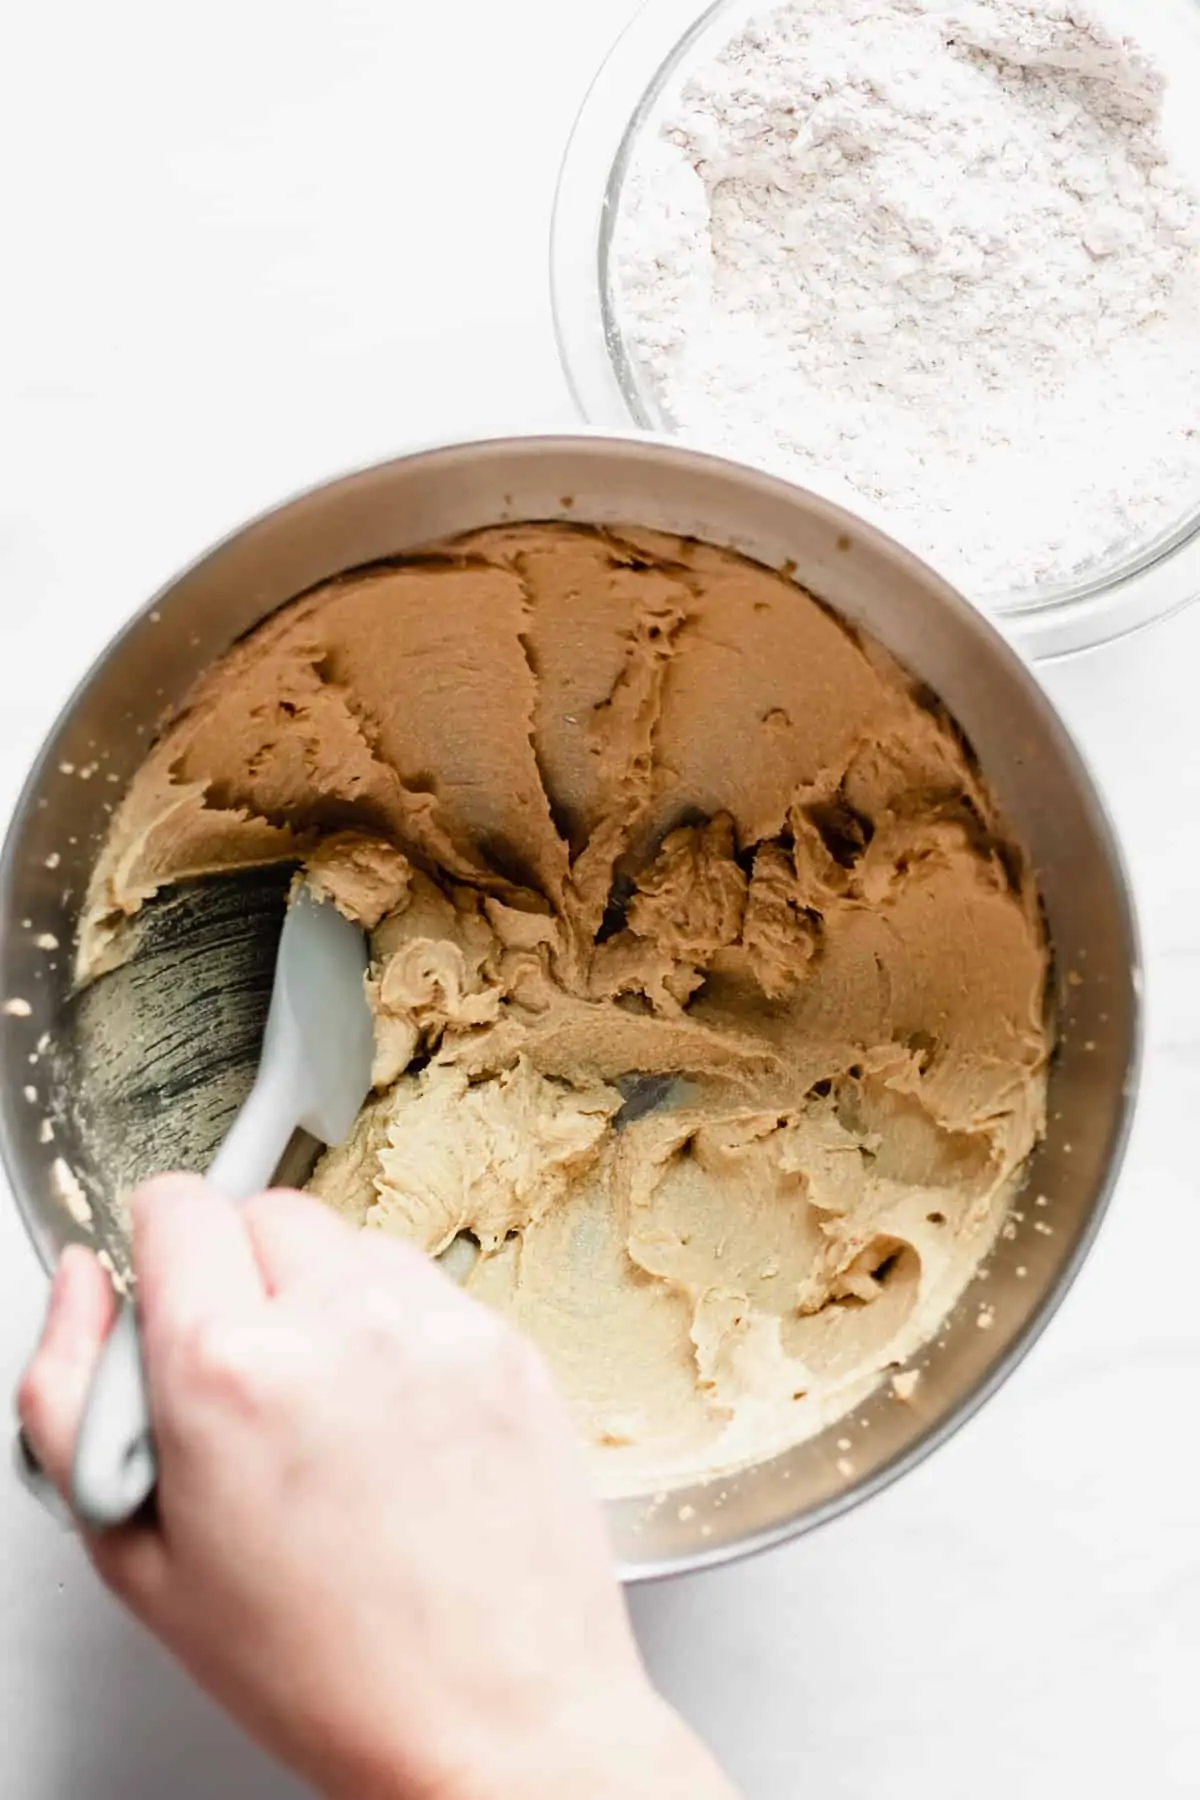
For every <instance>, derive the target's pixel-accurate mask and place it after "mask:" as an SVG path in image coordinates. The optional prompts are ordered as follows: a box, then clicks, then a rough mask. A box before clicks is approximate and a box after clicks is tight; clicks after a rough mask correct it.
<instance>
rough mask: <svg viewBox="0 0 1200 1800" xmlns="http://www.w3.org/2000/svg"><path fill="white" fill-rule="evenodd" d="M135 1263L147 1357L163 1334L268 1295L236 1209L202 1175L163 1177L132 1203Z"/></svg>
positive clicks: (188, 1327)
mask: <svg viewBox="0 0 1200 1800" xmlns="http://www.w3.org/2000/svg"><path fill="white" fill-rule="evenodd" d="M130 1204H131V1212H132V1216H133V1264H134V1268H135V1270H136V1272H137V1278H138V1290H137V1292H138V1311H139V1313H140V1315H141V1319H142V1330H143V1334H144V1337H145V1341H146V1346H147V1354H148V1362H149V1364H150V1367H151V1370H153V1364H154V1352H155V1346H156V1344H157V1343H159V1342H160V1341H161V1340H162V1339H163V1338H164V1337H166V1336H170V1337H172V1338H178V1337H179V1336H183V1335H187V1333H188V1332H190V1331H191V1330H192V1329H193V1328H194V1327H195V1326H197V1325H199V1324H200V1323H201V1322H202V1321H204V1320H206V1319H212V1318H219V1317H220V1316H221V1315H222V1314H226V1315H228V1314H231V1313H239V1312H243V1311H244V1310H245V1309H246V1308H248V1307H252V1306H253V1305H254V1304H255V1302H256V1301H261V1300H262V1299H263V1297H264V1291H265V1290H264V1288H263V1281H262V1276H261V1275H260V1273H259V1268H258V1264H257V1262H256V1261H255V1257H254V1250H253V1247H252V1245H251V1242H250V1238H249V1235H248V1233H247V1231H246V1227H245V1225H244V1223H243V1221H242V1218H241V1216H240V1214H239V1211H238V1209H237V1208H236V1207H235V1206H234V1205H233V1204H232V1202H231V1201H229V1200H226V1199H225V1198H224V1196H223V1195H221V1194H218V1193H217V1191H216V1189H215V1188H211V1187H209V1186H208V1184H207V1183H206V1182H205V1181H203V1180H202V1179H201V1177H200V1176H199V1175H160V1176H156V1177H155V1179H154V1180H153V1181H148V1182H146V1183H145V1184H144V1185H143V1186H142V1187H141V1188H139V1189H138V1191H137V1193H136V1194H135V1195H134V1196H133V1199H132V1201H131V1203H130Z"/></svg>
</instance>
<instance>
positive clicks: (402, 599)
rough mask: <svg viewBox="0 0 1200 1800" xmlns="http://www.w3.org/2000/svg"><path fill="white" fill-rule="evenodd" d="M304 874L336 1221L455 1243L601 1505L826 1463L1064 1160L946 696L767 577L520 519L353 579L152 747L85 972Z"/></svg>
mask: <svg viewBox="0 0 1200 1800" xmlns="http://www.w3.org/2000/svg"><path fill="white" fill-rule="evenodd" d="M285 860H298V861H304V862H306V863H307V866H308V869H309V872H310V877H311V879H313V880H314V881H315V882H316V883H317V885H318V886H320V887H323V888H324V889H325V890H326V891H327V892H329V893H330V894H332V895H333V896H334V897H335V898H336V899H337V901H338V903H339V904H340V905H341V906H342V907H343V909H344V910H345V911H346V912H348V913H350V914H351V915H353V916H355V917H357V918H359V919H361V920H362V921H363V923H364V924H366V925H367V926H368V927H370V928H371V930H372V934H373V935H372V965H371V971H370V976H369V983H370V995H371V1001H372V1005H373V1007H374V1011H375V1015H376V1019H377V1059H376V1070H375V1076H376V1092H375V1094H374V1095H373V1097H372V1098H371V1099H370V1100H369V1101H368V1103H367V1105H366V1106H365V1108H364V1109H363V1112H362V1114H361V1116H360V1118H359V1120H358V1123H357V1125H356V1127H355V1130H354V1133H353V1135H352V1137H351V1138H350V1140H349V1141H348V1142H347V1143H346V1144H344V1145H342V1146H340V1147H338V1148H336V1149H334V1150H332V1151H330V1152H328V1153H327V1154H326V1155H325V1156H324V1157H323V1158H322V1160H321V1161H320V1163H319V1164H318V1166H317V1168H316V1171H315V1173H314V1175H313V1177H312V1182H311V1186H312V1189H313V1191H314V1192H315V1193H317V1194H318V1195H320V1196H321V1198H322V1199H323V1200H325V1201H327V1202H328V1204H329V1205H330V1206H333V1207H335V1208H336V1209H337V1210H338V1211H340V1212H342V1213H344V1214H345V1215H346V1216H347V1217H348V1218H350V1219H352V1220H354V1221H355V1222H357V1223H358V1224H360V1225H361V1226H362V1227H363V1228H364V1229H366V1230H373V1231H386V1232H393V1233H397V1234H400V1235H403V1236H405V1237H408V1238H411V1239H413V1240H415V1241H416V1242H417V1243H419V1244H421V1245H422V1246H423V1247H424V1248H425V1249H426V1250H428V1251H430V1252H431V1253H434V1254H436V1253H439V1252H440V1251H442V1250H443V1249H444V1248H445V1247H446V1246H447V1245H449V1244H450V1243H451V1242H452V1241H453V1239H454V1238H455V1237H456V1236H457V1235H458V1234H459V1233H461V1232H464V1231H465V1232H470V1233H472V1234H473V1235H474V1237H475V1238H476V1239H477V1241H478V1243H479V1246H480V1249H481V1254H480V1257H479V1259H478V1261H477V1263H476V1265H475V1268H474V1271H473V1273H472V1274H471V1276H470V1278H469V1287H470V1290H471V1292H472V1293H474V1294H476V1295H477V1296H478V1297H479V1298H480V1299H481V1300H483V1301H485V1302H487V1303H488V1304H489V1305H492V1306H495V1307H497V1308H498V1309H499V1310H500V1311H502V1312H504V1313H506V1314H507V1315H509V1316H510V1317H511V1318H513V1319H515V1320H516V1321H517V1322H518V1323H519V1324H520V1325H521V1326H522V1327H523V1329H524V1330H526V1331H527V1332H528V1333H529V1334H530V1335H531V1336H532V1337H533V1338H534V1339H535V1340H536V1342H537V1343H538V1344H539V1345H540V1347H541V1349H542V1350H543V1352H544V1353H545V1355H546V1357H547V1358H548V1360H549V1362H550V1365H551V1367H552V1369H553V1371H554V1373H555V1374H556V1376H557V1377H558V1379H559V1381H560V1383H561V1384H562V1386H563V1388H564V1390H565V1391H566V1393H567V1395H568V1398H569V1399H570V1401H571V1403H572V1405H573V1408H574V1411H575V1416H576V1418H577V1420H578V1424H579V1429H580V1431H581V1433H582V1434H583V1436H584V1437H585V1439H586V1440H587V1441H588V1442H589V1443H590V1444H591V1445H593V1446H594V1447H595V1460H596V1467H597V1481H598V1484H599V1486H600V1487H601V1489H602V1490H603V1491H605V1492H608V1493H635V1492H644V1491H648V1490H653V1489H655V1488H657V1487H659V1486H661V1485H663V1484H664V1483H670V1482H672V1481H675V1480H684V1479H688V1478H694V1477H697V1476H701V1475H704V1474H707V1473H714V1472H717V1471H723V1470H727V1469H730V1468H734V1467H737V1466H739V1465H741V1464H744V1463H747V1462H751V1461H758V1460H760V1459H762V1458H764V1457H766V1456H769V1455H770V1454H772V1453H773V1452H775V1451H777V1450H780V1449H783V1448H784V1447H786V1446H788V1445H791V1444H794V1443H796V1442H798V1441H799V1440H800V1439H802V1438H804V1437H807V1436H809V1435H811V1434H812V1433H814V1432H816V1431H818V1430H820V1429H821V1428H823V1427H824V1426H825V1425H826V1424H828V1423H829V1422H830V1421H831V1420H833V1419H834V1418H836V1417H838V1416H839V1415H840V1414H841V1413H843V1412H844V1411H845V1410H847V1409H848V1408H849V1407H850V1406H852V1405H854V1404H856V1403H857V1402H858V1401H859V1400H860V1399H861V1398H862V1397H863V1395H864V1394H865V1393H866V1392H867V1391H868V1390H869V1389H870V1388H871V1387H872V1386H873V1385H874V1384H875V1382H876V1381H877V1380H878V1379H879V1377H880V1375H881V1374H882V1373H883V1371H885V1370H887V1369H889V1368H890V1367H894V1366H895V1365H897V1364H899V1363H900V1362H902V1361H903V1360H904V1359H905V1358H906V1357H908V1356H909V1355H910V1354H911V1353H912V1352H913V1351H914V1350H916V1349H917V1348H918V1347H919V1346H920V1345H921V1344H922V1343H924V1342H925V1341H926V1340H927V1339H928V1338H929V1337H930V1336H931V1335H932V1334H933V1333H934V1331H935V1330H936V1328H937V1326H938V1325H939V1323H940V1322H941V1320H942V1319H943V1318H944V1316H945V1315H946V1313H947V1311H948V1310H949V1309H950V1307H951V1306H952V1305H953V1304H954V1302H955V1301H956V1300H957V1298H958V1297H959V1295H960V1294H961V1292H962V1289H963V1287H964V1285H965V1284H966V1282H967V1281H968V1280H969V1279H970V1278H971V1276H972V1274H973V1273H974V1271H975V1270H976V1268H977V1266H978V1264H979V1262H980V1260H981V1258H982V1257H983V1256H984V1255H985V1254H986V1252H987V1251H988V1249H989V1247H990V1245H991V1243H992V1241H993V1238H994V1237H995V1235H996V1232H997V1230H998V1228H999V1225H1000V1222H1001V1220H1002V1218H1003V1216H1004V1212H1005V1210H1006V1207H1007V1204H1008V1201H1009V1200H1010V1198H1011V1196H1012V1193H1013V1190H1014V1187H1015V1185H1016V1184H1017V1183H1018V1181H1019V1179H1020V1176H1021V1171H1022V1166H1023V1164H1024V1162H1025V1159H1026V1158H1027V1157H1028V1155H1029V1153H1030V1151H1031V1150H1032V1148H1033V1146H1034V1144H1035V1142H1036V1141H1037V1139H1038V1137H1039V1135H1040V1134H1041V1131H1042V1128H1043V1115H1044V1095H1045V1077H1046V1066H1047V1061H1048V1056H1049V1050H1050V1040H1049V1035H1048V1031H1047V1027H1046V1024H1045V1008H1044V996H1045V985H1046V974H1047V967H1048V952H1047V946H1046V943H1045V940H1044V936H1043V933H1042V929H1041V926H1040V922H1039V913H1038V905H1037V896H1036V891H1035V887H1034V884H1033V881H1032V877H1031V876H1030V875H1029V873H1028V872H1027V870H1026V869H1025V866H1024V862H1023V859H1022V856H1021V854H1020V851H1019V849H1018V848H1017V847H1016V846H1015V845H1014V844H1013V843H1012V841H1011V839H1010V838H1009V837H1008V836H1007V835H1006V832H1005V828H1004V825H1003V823H1002V821H1001V820H1000V818H999V816H998V813H997V809H996V806H995V804H994V802H993V800H992V798H991V796H990V794H989V792H988V789H987V786H986V784H985V782H984V781H983V779H982V778H981V776H980V774H979V772H978V770H977V769H976V767H975V766H974V763H973V760H972V758H971V755H970V753H969V751H968V750H967V749H966V748H965V746H964V745H963V743H962V741H961V739H960V737H959V736H958V734H957V733H956V732H955V730H954V728H953V725H952V724H951V723H950V722H949V721H948V720H947V719H946V717H945V716H944V714H943V713H942V711H941V709H940V708H939V707H938V705H937V704H936V702H935V701H934V700H933V698H932V697H931V696H930V695H929V694H928V693H927V692H925V691H922V690H920V689H919V688H918V687H917V686H916V685H915V684H914V683H913V681H912V680H911V679H910V678H909V677H908V676H907V675H906V673H905V672H904V671H903V670H902V669H900V668H899V667H898V666H897V665H896V664H895V663H894V662H893V661H892V660H891V659H890V658H889V657H888V655H887V654H886V653H885V652H884V651H883V650H882V649H880V648H879V647H878V646H877V645H875V644H874V643H872V642H870V641H867V640H864V639H862V638H860V637H857V636H856V635H854V634H853V633H852V632H851V631H850V630H849V629H847V628H846V627H845V626H844V625H842V624H841V623H839V622H838V620H836V619H835V618H834V617H832V616H831V615H830V614H829V613H828V612H827V611H826V610H825V609H824V608H823V607H822V606H820V605H819V604H818V603H817V602H816V601H815V600H813V599H812V598H811V597H810V596H809V595H808V594H806V593H805V592H804V591H803V590H802V589H800V588H798V587H797V586H796V585H795V584H794V583H793V582H791V581H790V580H788V579H787V578H786V577H785V576H782V575H779V574H776V573H773V572H771V571H769V570H767V569H764V568H761V567H759V566H757V565H755V564H753V563H750V562H748V561H746V560H744V559H742V558H740V557H738V556H736V555H733V554H732V553H729V552H727V551H724V550H720V549H716V548H713V547H711V546H709V545H706V544H701V543H695V542H692V541H688V540H682V539H677V538H668V537H664V536H660V535H657V534H654V533H650V532H647V531H642V530H638V529H633V528H629V529H625V528H622V529H620V530H618V531H601V530H598V529H591V528H583V527H571V526H565V525H552V524H544V525H539V524H532V525H520V526H512V527H504V528H496V529H493V530H489V531H484V532H479V533H476V534H474V535H472V536H470V537H466V538H462V539H459V540H456V541H455V542H453V543H449V544H445V545H442V546H438V547H436V548H434V549H433V550H431V551H429V552H426V553H424V554H421V555H419V556H412V557H409V558H404V559H398V560H396V561H394V562H390V563H388V564H386V565H379V566H373V567H370V568H365V569H360V570H355V571H353V572H351V573H349V574H347V575H345V576H343V577H341V578H339V579H337V580H333V581H330V582H327V583H326V584H324V585H323V586H321V587H320V588H318V589H316V590H315V591H313V592H311V593H309V594H307V595H305V596H304V597H302V598H301V599H299V600H297V601H295V602H293V603H292V604H291V605H289V606H287V607H285V608H284V609H283V610H282V611H280V612H279V613H277V614H276V615H274V616H273V617H272V618H270V619H269V620H268V621H267V622H266V623H265V624H264V625H262V626H261V627H259V629H257V630H256V631H255V632H253V633H252V634H251V635H250V636H249V637H247V638H246V639H244V640H243V641H242V642H241V643H240V644H238V645H237V646H236V647H235V648H234V649H233V650H232V651H230V653H229V654H228V655H227V656H226V657H224V658H223V659H222V661H221V662H220V663H219V664H217V665H216V667H214V668H213V669H212V671H211V672H210V673H209V674H208V675H207V676H206V677H205V678H204V679H203V680H202V681H201V682H200V684H199V685H198V687H197V688H196V689H195V690H194V691H193V693H192V695H191V697H190V700H189V703H188V704H187V706H186V707H185V708H184V710H183V711H182V713H181V714H180V715H179V717H178V718H177V719H176V720H175V722H174V723H173V724H172V725H171V726H170V728H169V729H168V730H167V732H166V733H165V735H164V736H163V738H162V739H161V740H160V742H159V743H158V744H157V746H156V747H155V748H154V749H153V750H152V751H151V753H150V755H149V757H148V758H147V761H146V763H145V764H144V766H143V767H142V769H141V771H140V772H139V774H138V775H137V776H136V778H135V780H134V782H133V783H132V785H131V788H130V790H129V793H128V795H127V796H126V798H125V801H124V803H123V804H122V806H121V809H120V811H119V813H118V815H117V817H116V820H115V822H114V825H113V828H112V831H111V834H110V836H109V839H108V842H107V844H106V846H105V848H104V850H103V851H102V853H101V856H100V859H99V862H98V864H97V867H96V870H95V874H94V877H93V881H92V886H91V891H90V895H89V901H88V906H87V909H86V916H85V919H84V924H83V930H82V934H81V940H80V948H79V973H80V976H81V978H83V979H88V978H90V977H91V976H93V975H95V974H97V973H98V972H100V971H101V970H102V969H103V968H105V967H106V966H110V965H112V964H113V963H114V962H117V961H119V960H120V959H121V957H122V955H123V954H124V953H125V952H124V948H123V942H124V940H125V939H127V937H128V921H129V919H130V918H131V917H132V915H134V914H135V913H136V912H137V910H138V908H139V907H140V906H141V904H142V903H143V901H144V900H145V899H147V898H148V897H149V896H150V895H151V894H153V893H154V892H155V891H156V890H157V889H159V888H160V887H161V886H163V885H164V884H168V883H171V882H174V881H178V880H180V879H183V878H185V877H188V876H193V875H198V874H204V873H211V872H214V871H219V870H230V869H234V868H238V867H244V866H250V865H255V864H261V863H266V862H271V861H285ZM622 1109H624V1110H622ZM618 1114H621V1118H620V1121H619V1122H618Z"/></svg>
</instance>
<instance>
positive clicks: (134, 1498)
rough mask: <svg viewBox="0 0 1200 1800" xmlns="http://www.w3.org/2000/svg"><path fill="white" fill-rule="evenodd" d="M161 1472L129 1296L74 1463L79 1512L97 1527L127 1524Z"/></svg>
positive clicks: (95, 1385) (74, 1500) (105, 1354)
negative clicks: (156, 1454) (151, 1426)
mask: <svg viewBox="0 0 1200 1800" xmlns="http://www.w3.org/2000/svg"><path fill="white" fill-rule="evenodd" d="M157 1474H158V1465H157V1462H156V1460H155V1455H154V1444H153V1441H152V1439H151V1436H150V1412H149V1407H148V1405H147V1401H146V1379H145V1374H144V1372H143V1369H142V1352H141V1345H140V1343H139V1341H138V1329H137V1316H136V1314H135V1313H134V1310H133V1306H132V1304H131V1303H130V1302H129V1301H126V1302H125V1303H124V1304H123V1306H122V1307H121V1310H120V1312H119V1313H118V1314H117V1322H116V1324H115V1325H114V1326H113V1328H112V1331H111V1332H110V1333H109V1336H108V1340H107V1342H106V1343H105V1346H104V1349H103V1351H102V1353H101V1357H100V1361H99V1363H98V1364H97V1366H96V1373H95V1374H94V1376H93V1377H92V1385H91V1388H90V1389H89V1391H88V1397H87V1404H86V1406H85V1407H84V1411H83V1419H82V1422H81V1424H80V1427H79V1436H78V1438H77V1440H76V1444H75V1461H74V1463H73V1465H72V1469H71V1504H72V1508H73V1510H74V1512H75V1516H76V1517H77V1518H78V1519H80V1520H81V1521H82V1522H83V1524H85V1525H90V1526H91V1527H92V1528H93V1530H96V1531H105V1530H108V1529H110V1528H111V1527H112V1526H114V1525H123V1524H125V1523H126V1521H127V1520H129V1519H131V1518H132V1517H133V1515H134V1514H135V1513H136V1512H137V1511H138V1510H139V1508H140V1507H142V1506H144V1505H145V1503H146V1501H147V1500H149V1498H150V1496H151V1494H152V1493H153V1492H154V1483H155V1480H156V1479H157Z"/></svg>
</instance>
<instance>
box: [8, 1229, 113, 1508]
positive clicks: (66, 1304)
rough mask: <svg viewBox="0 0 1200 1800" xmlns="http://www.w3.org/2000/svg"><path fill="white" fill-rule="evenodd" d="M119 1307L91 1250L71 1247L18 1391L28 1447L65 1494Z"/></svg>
mask: <svg viewBox="0 0 1200 1800" xmlns="http://www.w3.org/2000/svg"><path fill="white" fill-rule="evenodd" d="M116 1306H117V1303H116V1297H115V1296H114V1294H113V1291H112V1287H111V1286H110V1284H109V1280H108V1277H107V1275H106V1274H105V1273H104V1270H103V1269H102V1268H101V1267H100V1264H99V1263H98V1262H97V1260H96V1258H95V1256H94V1255H93V1254H92V1252H91V1251H90V1250H87V1249H84V1247H83V1246H82V1245H80V1244H72V1245H69V1246H68V1248H67V1249H66V1250H65V1251H64V1252H63V1255H62V1260H61V1261H60V1262H59V1265H58V1268H57V1270H56V1271H55V1275H54V1281H53V1283H52V1285H51V1289H50V1301H49V1305H48V1307H47V1310H46V1322H45V1325H44V1326H43V1328H42V1337H41V1342H40V1343H39V1344H38V1347H37V1349H36V1350H35V1352H34V1355H33V1360H32V1362H31V1363H30V1365H29V1368H28V1369H27V1370H26V1372H25V1376H24V1379H23V1380H22V1382H21V1385H20V1388H19V1390H18V1393H17V1412H18V1415H19V1417H20V1420H21V1425H22V1427H23V1429H24V1432H25V1435H26V1437H27V1438H28V1440H29V1443H30V1446H31V1447H32V1449H33V1451H34V1453H35V1455H36V1456H37V1459H38V1461H39V1462H40V1463H41V1465H42V1467H43V1469H45V1471H46V1473H47V1474H48V1475H49V1477H50V1479H51V1481H53V1483H54V1485H55V1486H56V1487H57V1488H58V1490H59V1492H60V1493H61V1494H63V1495H64V1496H65V1495H66V1492H67V1488H68V1485H69V1482H70V1474H71V1458H72V1456H73V1454H74V1450H75V1438H76V1435H77V1433H78V1430H79V1421H80V1419H81V1418H82V1416H83V1406H84V1401H85V1400H86V1398H87V1391H88V1387H89V1385H90V1383H91V1379H92V1373H93V1370H94V1369H95V1367H96V1362H97V1359H98V1357H99V1355H100V1350H101V1346H102V1345H103V1343H104V1339H105V1337H106V1336H107V1335H108V1332H109V1330H110V1328H111V1326H112V1322H113V1319H114V1317H115V1316H116Z"/></svg>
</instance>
